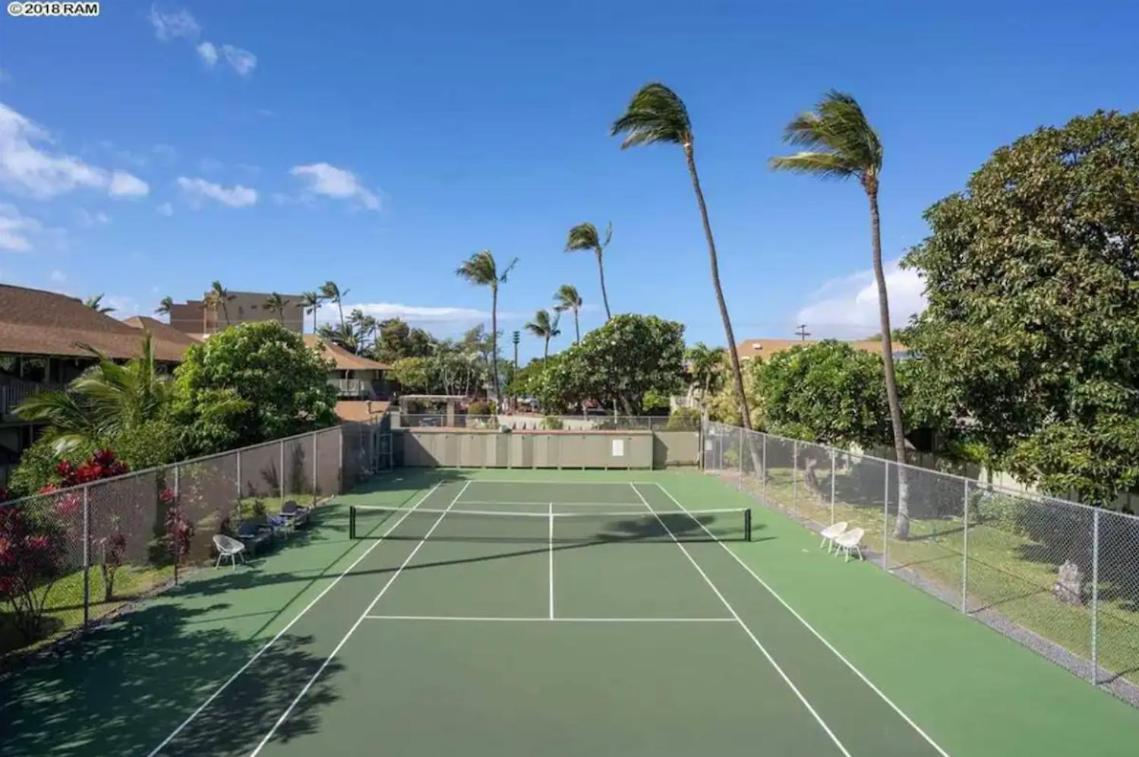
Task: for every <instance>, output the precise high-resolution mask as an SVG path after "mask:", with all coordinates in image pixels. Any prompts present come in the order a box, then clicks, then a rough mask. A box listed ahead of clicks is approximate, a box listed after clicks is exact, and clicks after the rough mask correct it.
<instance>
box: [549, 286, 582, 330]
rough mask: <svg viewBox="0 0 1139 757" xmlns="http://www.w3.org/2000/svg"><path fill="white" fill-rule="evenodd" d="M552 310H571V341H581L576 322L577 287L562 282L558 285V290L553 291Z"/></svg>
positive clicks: (577, 307) (578, 297) (579, 303)
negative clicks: (553, 303)
mask: <svg viewBox="0 0 1139 757" xmlns="http://www.w3.org/2000/svg"><path fill="white" fill-rule="evenodd" d="M554 302H555V303H556V304H555V305H554V310H556V311H558V312H559V313H564V312H565V311H567V310H572V311H573V342H574V344H577V343H578V342H580V341H581V326H580V325H579V324H578V322H577V313H578V311H579V310H581V295H580V294H578V293H577V287H575V286H574V285H573V284H562V285H561V286H560V287H558V291H556V292H554Z"/></svg>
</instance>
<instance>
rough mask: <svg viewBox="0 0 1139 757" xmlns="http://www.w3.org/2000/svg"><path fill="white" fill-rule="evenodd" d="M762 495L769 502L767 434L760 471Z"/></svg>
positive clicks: (764, 438)
mask: <svg viewBox="0 0 1139 757" xmlns="http://www.w3.org/2000/svg"><path fill="white" fill-rule="evenodd" d="M759 480H760V485H759V489H760V496H761V497H763V502H764V504H767V434H764V435H763V470H762V471H760V475H759Z"/></svg>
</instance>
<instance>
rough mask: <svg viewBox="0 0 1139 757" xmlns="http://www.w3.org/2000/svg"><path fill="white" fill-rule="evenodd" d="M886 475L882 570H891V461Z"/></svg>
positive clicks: (883, 491)
mask: <svg viewBox="0 0 1139 757" xmlns="http://www.w3.org/2000/svg"><path fill="white" fill-rule="evenodd" d="M885 465H886V475H885V476H884V480H885V483H884V484H883V487H882V568H883V570H889V569H890V560H889V554H890V461H889V460H886V461H885Z"/></svg>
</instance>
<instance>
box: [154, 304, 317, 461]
mask: <svg viewBox="0 0 1139 757" xmlns="http://www.w3.org/2000/svg"><path fill="white" fill-rule="evenodd" d="M329 367H330V366H329V364H328V363H327V362H326V361H325V360H324V359H323V358H321V357H320V356H319V355H318V354H317V353H316V352H315V351H313V350H310V349H308V348H307V347H305V344H304V342H303V341H302V339H301V337H300V336H299V335H298V334H294V333H292V332H291V331H289V330H287V329H285V328H284V327H283V326H282V325H281V324H280V323H277V322H276V321H260V322H257V323H245V324H241V325H238V326H233V327H231V328H228V329H225V330H224V331H221V332H219V333H217V334H215V335H213V336H212V337H210V338H209V339H208V340H207V341H205V342H204V343H202V344H197V345H193V346H192V347H190V349H189V350H188V351H187V352H186V359H185V362H183V363H182V365H180V366H179V367H178V369H177V370H176V371H175V374H174V375H175V386H176V390H175V400H174V416H175V418H176V420H177V422H178V423H179V424H180V425H181V426H182V427H183V428H184V429H185V432H186V434H187V435H188V438H189V440H190V444H191V446H192V447H193V448H194V449H195V450H196V451H198V452H203V453H207V452H215V451H219V450H224V449H232V448H234V447H240V446H243V445H246V444H253V443H255V442H259V441H262V440H264V439H276V438H279V437H282V436H288V435H290V434H296V433H300V432H302V431H306V430H309V429H312V428H316V427H321V426H328V425H331V424H332V423H334V422H335V415H334V413H333V408H334V407H335V405H336V393H335V390H333V388H332V387H331V386H329V384H328V370H329Z"/></svg>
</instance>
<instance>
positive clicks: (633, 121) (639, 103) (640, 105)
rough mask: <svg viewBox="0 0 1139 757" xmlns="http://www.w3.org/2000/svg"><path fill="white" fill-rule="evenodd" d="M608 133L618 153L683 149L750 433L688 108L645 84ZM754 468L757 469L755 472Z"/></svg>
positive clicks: (665, 89)
mask: <svg viewBox="0 0 1139 757" xmlns="http://www.w3.org/2000/svg"><path fill="white" fill-rule="evenodd" d="M610 131H611V133H612V135H613V136H616V135H618V134H624V135H625V139H624V140H623V141H622V142H621V149H622V150H624V149H627V148H629V147H637V146H640V145H651V144H656V143H658V142H659V143H664V144H676V145H680V146H681V148H682V149H683V150H684V160H685V163H686V164H687V166H688V175H689V178H691V180H692V191H693V192H694V193H695V194H696V204H697V206H698V207H699V209H700V220H701V222H702V224H703V226H704V239H705V241H706V242H707V244H708V264H709V266H710V268H711V271H712V288H713V290H715V293H716V304H717V305H718V306H719V308H720V320H721V321H723V323H724V335H725V336H726V337H727V341H728V354H729V356H730V357H731V361H732V379H733V381H734V383H735V389H736V397H737V399H738V401H739V404H740V416H741V418H742V422H743V425H744V428H746V429H748V430H750V429H751V414H750V412H749V410H748V402H747V395H746V394H744V382H743V372H742V371H741V370H740V356H739V353H738V352H737V350H736V337H735V334H734V332H733V331H732V319H731V317H730V316H729V315H728V303H727V302H726V301H725V300H724V290H723V288H722V287H721V286H720V263H719V258H718V256H717V254H716V241H715V239H714V238H713V236H712V225H711V222H710V221H709V220H708V207H707V205H706V203H705V202H704V192H703V190H702V189H701V188H700V176H699V174H697V172H696V151H695V144H694V142H695V140H694V136H693V133H692V122H691V121H690V120H689V118H688V109H687V108H685V107H684V102H683V101H682V100H681V99H680V98H679V97H678V96H677V94H676V93H675V92H673V91H672V90H671V89H669V88H668V87H666V86H665V85H663V84H660V83H652V84H646V85H645V86H644V87H642V88H641V89H640V91H638V92H637V94H635V95H633V99H632V101H631V102H630V103H629V107H628V108H627V109H626V111H625V114H624V115H623V116H621V117H620V118H618V119H617V120H616V121H614V122H613V127H612V129H611V130H610ZM753 453H754V450H753ZM758 469H759V468H758V467H757V468H756V470H758Z"/></svg>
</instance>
